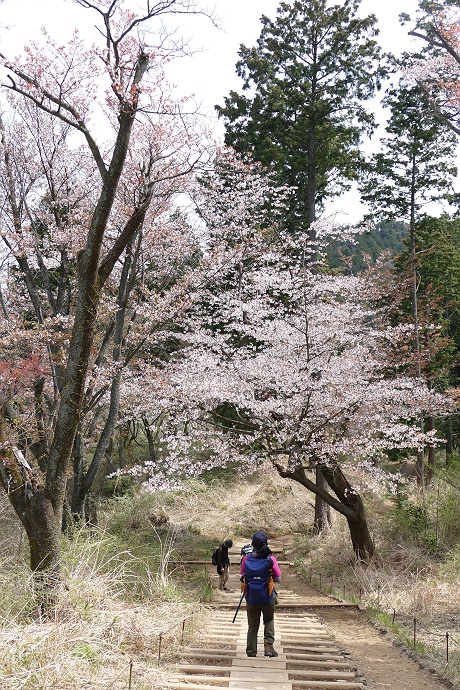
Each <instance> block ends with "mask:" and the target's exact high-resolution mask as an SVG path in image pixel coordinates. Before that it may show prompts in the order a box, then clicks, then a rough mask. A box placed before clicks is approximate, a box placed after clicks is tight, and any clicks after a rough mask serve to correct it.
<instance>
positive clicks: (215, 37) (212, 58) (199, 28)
mask: <svg viewBox="0 0 460 690" xmlns="http://www.w3.org/2000/svg"><path fill="white" fill-rule="evenodd" d="M331 2H332V3H333V4H336V3H337V2H340V0H331ZM205 4H208V6H209V7H212V6H214V7H215V12H216V15H217V17H218V18H219V19H220V24H221V27H222V28H221V29H217V28H215V27H214V26H213V25H212V24H211V22H209V21H208V20H206V19H205V18H199V17H187V18H185V19H184V20H183V21H182V24H181V25H180V31H181V32H182V33H183V34H184V35H186V36H187V37H189V38H191V40H192V46H193V47H195V48H196V49H200V50H199V51H198V52H197V53H196V54H195V55H194V56H193V57H190V58H183V59H181V60H178V61H176V62H175V63H174V65H173V66H171V68H170V72H169V75H170V78H171V79H172V81H173V82H174V83H175V84H176V85H177V87H178V89H179V90H180V91H182V92H184V93H187V94H194V95H195V98H196V99H197V101H198V102H200V103H201V107H202V109H203V110H204V111H205V112H206V113H208V114H209V115H210V117H213V118H214V117H215V115H214V105H215V104H223V99H224V96H226V95H228V93H229V91H230V89H235V90H239V89H240V87H241V80H240V79H239V78H238V77H237V76H236V74H235V63H236V61H237V59H238V55H237V52H238V48H239V46H240V44H241V43H244V44H245V45H247V46H253V45H255V43H256V41H257V38H258V36H259V34H260V29H261V24H260V17H261V15H262V14H265V15H267V16H269V17H270V18H274V17H275V16H276V9H277V7H278V5H279V1H278V0H203V5H205ZM417 5H418V3H417V0H385V1H384V2H379V1H378V0H362V4H361V10H360V14H362V16H366V15H368V14H370V13H372V12H374V13H375V14H376V15H377V17H378V20H379V24H378V26H379V28H380V37H379V38H380V43H381V45H382V47H383V49H384V50H386V51H391V52H393V53H396V54H397V53H400V52H401V51H404V50H410V49H411V47H412V46H414V44H413V42H412V41H411V39H410V38H409V37H408V35H407V28H405V27H401V26H400V24H399V20H398V16H399V14H400V13H401V12H407V13H409V14H410V15H411V16H414V14H415V10H416V9H417ZM93 24H94V14H93V12H91V11H89V10H84V9H82V8H81V7H79V6H77V5H76V4H75V3H73V2H72V0H4V2H3V4H1V5H0V25H1V26H3V27H8V28H5V29H3V30H0V51H1V52H3V53H5V54H6V55H8V56H11V55H16V54H18V53H20V52H21V50H22V47H23V46H24V45H25V44H27V42H28V41H30V40H32V39H34V38H35V39H36V38H39V37H40V28H41V27H42V26H45V27H46V28H47V30H48V31H49V33H50V34H51V35H52V36H53V37H55V38H61V39H62V41H63V42H65V39H66V37H68V36H69V34H70V33H71V32H72V31H73V29H74V28H75V27H76V26H78V27H79V29H80V33H81V34H82V35H83V36H86V35H88V36H93V37H94V33H93V32H94V28H93ZM376 112H377V114H378V116H379V117H380V111H379V110H378V108H377V110H376ZM215 131H216V136H217V137H219V136H222V135H223V126H222V124H221V123H217V121H216V123H215ZM375 140H376V142H375V143H374V144H371V146H372V147H373V148H375V147H376V145H377V137H375ZM333 208H334V210H343V211H344V212H346V213H347V214H348V216H349V217H348V220H351V221H353V222H354V221H356V220H359V218H360V217H361V215H362V207H360V205H359V197H358V195H357V193H356V192H351V193H349V194H347V195H344V197H343V198H341V199H340V200H339V201H337V202H335V204H334V207H333Z"/></svg>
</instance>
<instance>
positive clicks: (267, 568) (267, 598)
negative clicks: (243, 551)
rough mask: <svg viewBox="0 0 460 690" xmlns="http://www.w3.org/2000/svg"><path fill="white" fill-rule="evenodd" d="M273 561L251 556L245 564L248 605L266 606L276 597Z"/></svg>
mask: <svg viewBox="0 0 460 690" xmlns="http://www.w3.org/2000/svg"><path fill="white" fill-rule="evenodd" d="M272 566H273V563H272V559H271V558H270V557H268V558H256V557H255V556H253V555H252V554H249V555H248V557H247V558H246V562H245V567H244V570H245V573H244V574H245V578H246V589H245V597H246V601H247V602H248V604H254V605H255V606H266V605H267V604H269V603H270V602H271V600H272V599H273V595H274V589H273V577H272Z"/></svg>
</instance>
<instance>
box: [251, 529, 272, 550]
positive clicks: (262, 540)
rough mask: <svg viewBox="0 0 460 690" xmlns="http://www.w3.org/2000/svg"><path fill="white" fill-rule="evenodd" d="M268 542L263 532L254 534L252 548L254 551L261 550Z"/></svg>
mask: <svg viewBox="0 0 460 690" xmlns="http://www.w3.org/2000/svg"><path fill="white" fill-rule="evenodd" d="M267 542H268V537H267V535H266V534H265V532H255V533H254V534H253V535H252V546H253V547H254V548H255V549H256V551H257V550H258V549H261V548H262V546H264V545H265V544H266V543H267Z"/></svg>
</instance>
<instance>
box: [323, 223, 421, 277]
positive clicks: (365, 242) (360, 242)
mask: <svg viewBox="0 0 460 690" xmlns="http://www.w3.org/2000/svg"><path fill="white" fill-rule="evenodd" d="M408 232H409V227H408V225H407V224H406V223H403V222H401V221H389V222H386V223H379V224H378V225H376V226H375V228H374V229H373V230H371V231H370V232H364V233H360V234H358V235H356V236H355V244H352V243H351V242H348V241H347V242H337V241H336V242H334V243H333V244H331V245H330V246H329V248H328V250H327V257H328V263H329V266H330V268H331V269H338V268H343V266H344V258H345V259H346V257H349V259H348V261H346V263H348V262H349V263H348V266H349V268H348V269H347V270H346V272H347V273H349V272H350V273H352V274H354V275H356V274H358V273H360V272H361V271H362V270H364V269H365V268H366V267H367V266H368V265H369V259H366V258H365V257H370V258H371V263H375V261H376V259H377V258H378V256H379V255H380V254H381V253H382V252H386V251H389V252H390V253H391V255H392V256H398V255H399V254H401V253H402V252H403V251H404V249H406V245H405V243H404V240H405V239H406V238H407V236H408Z"/></svg>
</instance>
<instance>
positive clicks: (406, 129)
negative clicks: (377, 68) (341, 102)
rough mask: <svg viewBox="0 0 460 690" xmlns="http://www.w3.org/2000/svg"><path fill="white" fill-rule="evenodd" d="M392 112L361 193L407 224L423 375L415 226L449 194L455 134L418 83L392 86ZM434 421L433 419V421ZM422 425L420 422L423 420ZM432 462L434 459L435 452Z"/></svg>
mask: <svg viewBox="0 0 460 690" xmlns="http://www.w3.org/2000/svg"><path fill="white" fill-rule="evenodd" d="M383 105H384V106H385V107H387V108H390V110H391V114H390V118H389V120H388V123H387V126H386V132H387V134H388V136H387V137H385V138H383V140H382V149H383V150H382V151H381V152H380V153H377V154H375V155H374V156H372V158H371V160H370V161H369V163H368V165H367V166H366V169H365V175H364V179H363V184H362V197H363V199H364V200H365V201H367V202H368V203H369V204H370V205H371V208H372V212H373V215H374V217H376V218H379V219H387V220H388V219H398V220H406V221H407V222H408V223H409V238H410V239H409V264H410V276H411V304H412V320H413V325H414V345H413V348H414V354H415V374H416V375H417V376H418V377H420V376H421V374H422V367H421V349H420V323H419V313H418V312H419V310H418V297H417V289H418V282H419V281H418V277H417V238H416V226H417V222H418V221H420V220H421V219H422V218H423V216H424V207H425V206H426V204H427V203H429V202H430V201H435V200H439V199H442V198H446V196H447V195H448V193H449V192H451V190H452V177H453V176H454V175H455V174H456V172H457V170H456V168H455V166H454V153H455V144H456V137H455V135H454V134H453V132H452V131H451V130H450V129H448V127H447V126H446V124H444V123H443V122H442V121H441V119H440V118H439V117H438V116H437V115H436V113H435V112H434V111H433V110H432V109H431V108H430V105H429V101H428V97H427V95H426V93H425V92H424V91H423V89H421V88H420V87H419V86H405V85H404V84H402V83H400V84H399V86H397V87H391V88H390V89H389V90H388V92H387V95H386V98H385V99H384V101H383ZM432 421H433V420H430V424H431V423H432ZM421 424H422V422H421ZM431 459H432V462H434V459H433V457H432V455H431ZM417 467H418V478H419V480H420V482H423V475H424V469H423V456H422V455H420V456H419V459H418V462H417Z"/></svg>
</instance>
